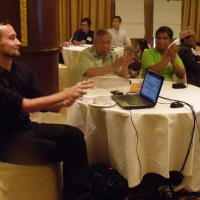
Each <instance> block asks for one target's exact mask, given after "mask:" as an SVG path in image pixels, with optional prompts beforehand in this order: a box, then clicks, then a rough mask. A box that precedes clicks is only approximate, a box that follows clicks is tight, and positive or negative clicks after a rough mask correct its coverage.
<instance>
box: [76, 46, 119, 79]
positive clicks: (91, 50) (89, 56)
mask: <svg viewBox="0 0 200 200" xmlns="http://www.w3.org/2000/svg"><path fill="white" fill-rule="evenodd" d="M116 55H117V53H116V52H114V51H109V52H108V54H107V56H106V58H105V60H104V61H103V60H102V58H101V57H100V56H99V55H98V54H97V52H96V50H95V47H94V46H92V47H88V48H86V49H84V50H83V51H81V53H80V54H79V67H80V73H81V74H80V75H81V76H82V78H81V80H86V79H87V77H86V75H85V73H86V71H87V70H88V69H90V68H95V67H104V66H109V65H112V64H113V63H114V61H115V58H116ZM120 70H121V69H120ZM120 70H116V71H113V72H110V73H109V74H107V75H117V74H118V72H119V71H120Z"/></svg>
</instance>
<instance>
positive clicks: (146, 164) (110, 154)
mask: <svg viewBox="0 0 200 200" xmlns="http://www.w3.org/2000/svg"><path fill="white" fill-rule="evenodd" d="M171 86H172V83H170V82H165V83H164V85H163V88H162V90H161V94H160V96H163V97H168V98H172V99H177V100H182V101H185V102H187V103H189V104H191V105H193V106H194V110H195V113H196V116H197V122H198V124H200V123H199V122H200V120H199V119H200V103H199V101H200V88H197V87H195V86H191V85H189V86H188V88H186V89H173V88H172V87H171ZM125 90H128V89H127V88H126V89H125ZM161 103H163V104H161ZM170 103H171V102H170V101H167V100H164V99H161V98H159V99H158V103H157V105H156V106H155V107H154V108H151V109H141V110H131V111H127V110H123V109H121V108H120V107H119V106H117V105H116V106H114V107H110V108H97V107H93V106H91V105H88V104H87V103H85V102H82V101H77V102H76V103H75V104H74V105H73V106H72V107H70V108H69V109H68V115H67V116H68V124H71V125H74V126H77V127H79V128H80V129H81V130H82V131H83V132H84V134H85V139H86V142H87V149H88V157H89V162H90V164H95V163H103V164H111V165H112V166H113V167H115V168H116V169H117V170H118V171H119V172H120V173H121V174H122V175H123V176H124V177H125V178H127V180H128V183H129V187H134V186H136V185H138V184H139V183H140V182H141V179H142V177H143V176H144V175H145V174H146V173H148V172H155V173H158V174H160V175H162V176H164V177H166V178H168V177H169V171H171V170H176V171H180V169H181V167H182V165H183V162H184V159H185V157H186V154H187V150H188V147H189V143H190V140H191V132H192V127H193V123H194V122H193V115H192V112H191V110H190V108H189V107H188V106H186V105H185V106H184V107H183V108H176V109H172V108H170ZM199 135H200V134H199V131H198V129H197V127H196V128H195V135H194V142H193V145H192V149H191V151H190V153H189V156H188V159H187V162H186V165H185V167H184V170H183V175H184V177H185V178H184V180H183V182H182V184H181V185H180V186H178V187H177V189H180V188H182V187H185V188H187V189H188V190H192V191H197V190H199V189H200V142H199Z"/></svg>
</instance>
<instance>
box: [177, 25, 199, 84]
mask: <svg viewBox="0 0 200 200" xmlns="http://www.w3.org/2000/svg"><path fill="white" fill-rule="evenodd" d="M179 38H180V41H181V45H180V49H179V52H178V55H179V57H180V58H181V59H182V61H183V64H184V66H185V70H186V75H187V82H188V83H190V84H192V85H195V86H198V87H200V62H198V61H197V60H196V57H195V55H194V54H193V53H192V48H195V46H196V42H197V40H196V34H195V32H194V28H193V27H192V26H189V27H187V28H185V29H183V30H182V31H181V32H180V33H179Z"/></svg>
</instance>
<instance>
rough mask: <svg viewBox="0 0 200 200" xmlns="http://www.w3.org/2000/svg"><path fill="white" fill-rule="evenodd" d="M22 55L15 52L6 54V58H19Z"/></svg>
mask: <svg viewBox="0 0 200 200" xmlns="http://www.w3.org/2000/svg"><path fill="white" fill-rule="evenodd" d="M20 55H21V53H20V52H19V50H14V51H12V52H5V53H4V56H5V57H10V58H16V57H19V56H20Z"/></svg>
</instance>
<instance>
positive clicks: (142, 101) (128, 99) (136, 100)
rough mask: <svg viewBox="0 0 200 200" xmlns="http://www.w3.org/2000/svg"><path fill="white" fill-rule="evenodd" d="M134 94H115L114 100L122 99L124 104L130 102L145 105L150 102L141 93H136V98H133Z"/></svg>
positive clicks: (130, 103)
mask: <svg viewBox="0 0 200 200" xmlns="http://www.w3.org/2000/svg"><path fill="white" fill-rule="evenodd" d="M132 97H133V95H120V96H113V100H116V101H120V102H121V103H122V104H123V101H124V104H129V105H144V104H149V102H148V101H147V100H145V99H143V98H141V97H140V96H139V95H134V98H132Z"/></svg>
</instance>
